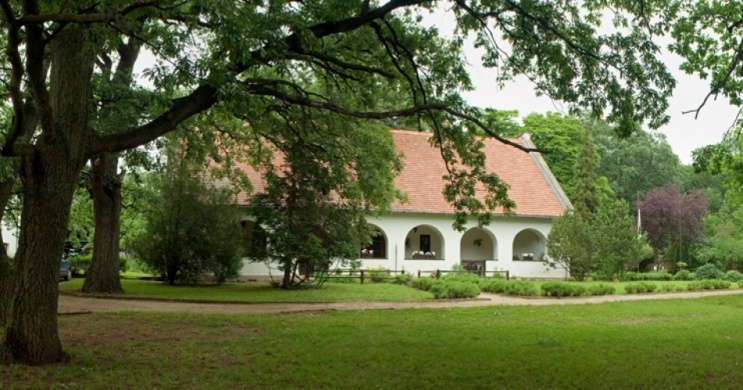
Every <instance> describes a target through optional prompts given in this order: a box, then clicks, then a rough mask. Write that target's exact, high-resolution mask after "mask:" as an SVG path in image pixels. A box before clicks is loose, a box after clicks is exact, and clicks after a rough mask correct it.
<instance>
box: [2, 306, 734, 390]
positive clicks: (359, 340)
mask: <svg viewBox="0 0 743 390" xmlns="http://www.w3.org/2000/svg"><path fill="white" fill-rule="evenodd" d="M741 323H743V296H725V297H708V298H703V299H686V300H662V301H642V302H620V303H605V304H597V305H568V306H562V305H561V306H546V307H484V308H471V309H439V310H433V309H418V310H415V309H412V310H370V311H360V312H332V311H331V312H326V313H319V314H318V313H312V314H291V315H260V316H249V315H198V314H190V315H188V314H151V313H150V314H146V313H126V314H96V315H77V316H63V317H60V334H61V337H62V342H63V345H65V347H66V349H67V351H68V352H69V353H70V354H71V360H70V361H69V362H67V363H62V364H59V365H56V366H51V367H25V366H11V367H0V374H1V375H0V388H3V389H12V388H19V389H21V388H22V389H26V388H54V389H62V388H65V389H66V388H75V389H78V388H90V389H99V388H113V389H117V388H118V389H135V388H136V389H154V388H157V389H205V388H210V389H211V388H213V389H218V388H220V389H221V388H236V389H238V388H239V389H243V388H244V389H250V388H255V389H287V388H291V389H323V388H349V389H372V388H382V389H394V388H399V389H460V388H461V389H500V388H506V389H508V388H511V389H701V388H709V389H737V388H740V386H741V383H743V370H741V369H740V364H741V363H740V351H741V350H743V337H741V336H740V324H741Z"/></svg>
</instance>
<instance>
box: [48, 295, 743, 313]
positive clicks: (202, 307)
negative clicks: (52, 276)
mask: <svg viewBox="0 0 743 390" xmlns="http://www.w3.org/2000/svg"><path fill="white" fill-rule="evenodd" d="M733 294H743V289H735V290H718V291H700V292H687V293H658V294H641V295H606V296H599V297H580V298H562V299H556V298H521V297H506V296H501V295H495V294H481V295H480V297H478V298H477V299H468V300H444V301H438V300H436V301H434V300H431V301H423V302H338V303H189V302H174V301H159V300H138V299H112V298H90V297H80V296H76V295H67V294H64V295H60V296H59V310H58V312H59V313H60V314H63V315H66V314H75V313H98V312H121V311H147V312H153V311H157V312H190V313H225V314H232V313H236V314H265V313H300V312H313V311H325V310H374V309H410V308H450V307H477V306H501V305H506V306H543V305H576V304H593V303H603V302H620V301H641V300H648V299H684V298H687V299H688V298H700V297H709V296H718V295H733Z"/></svg>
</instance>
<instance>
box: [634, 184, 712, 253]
mask: <svg viewBox="0 0 743 390" xmlns="http://www.w3.org/2000/svg"><path fill="white" fill-rule="evenodd" d="M707 205H708V204H707V196H706V194H705V193H704V191H703V190H700V189H694V190H692V191H690V192H689V193H686V194H683V193H681V188H680V187H679V186H678V184H666V185H665V186H663V187H660V188H655V189H653V190H650V192H648V193H647V195H645V198H644V199H643V200H642V201H640V202H639V204H638V208H639V210H640V212H641V215H642V228H643V230H645V231H646V232H647V234H648V242H649V243H650V245H651V246H652V247H653V250H654V251H655V259H656V261H657V260H658V254H659V253H660V252H661V251H663V250H668V249H669V248H673V247H678V248H680V246H678V244H679V243H680V241H681V240H686V241H688V242H692V243H693V242H697V241H699V240H700V239H701V238H702V235H703V233H704V225H703V224H702V218H703V217H704V216H705V215H706V214H707ZM677 260H678V259H677Z"/></svg>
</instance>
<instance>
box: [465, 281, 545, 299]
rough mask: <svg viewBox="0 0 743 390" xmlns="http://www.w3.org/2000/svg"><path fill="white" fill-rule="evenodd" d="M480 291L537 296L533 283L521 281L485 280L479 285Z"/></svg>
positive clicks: (537, 290)
mask: <svg viewBox="0 0 743 390" xmlns="http://www.w3.org/2000/svg"><path fill="white" fill-rule="evenodd" d="M480 290H482V291H485V292H489V293H493V294H506V295H516V296H525V297H533V296H537V295H539V289H538V288H537V286H536V285H535V284H534V283H531V282H526V281H522V280H505V279H487V280H485V281H482V282H481V283H480Z"/></svg>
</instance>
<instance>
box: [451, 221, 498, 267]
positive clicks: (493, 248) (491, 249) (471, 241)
mask: <svg viewBox="0 0 743 390" xmlns="http://www.w3.org/2000/svg"><path fill="white" fill-rule="evenodd" d="M497 254H498V240H497V239H496V238H495V235H494V234H493V233H492V232H491V231H490V230H487V229H483V228H479V227H475V228H472V229H470V230H467V231H466V232H465V233H464V234H463V235H462V239H461V240H460V245H459V257H460V259H461V260H495V259H496V258H497Z"/></svg>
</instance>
